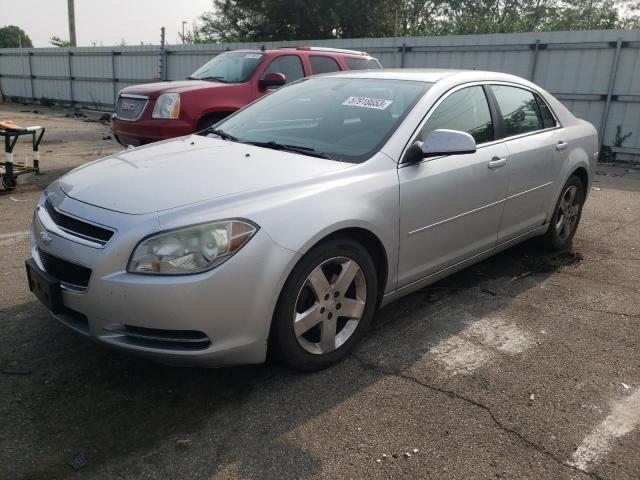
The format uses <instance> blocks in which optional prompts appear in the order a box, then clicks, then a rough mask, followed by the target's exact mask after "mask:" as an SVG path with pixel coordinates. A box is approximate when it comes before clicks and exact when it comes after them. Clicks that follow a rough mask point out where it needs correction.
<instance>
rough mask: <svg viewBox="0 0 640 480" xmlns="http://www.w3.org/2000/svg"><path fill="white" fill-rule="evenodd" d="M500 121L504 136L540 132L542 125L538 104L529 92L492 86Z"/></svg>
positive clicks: (502, 86)
mask: <svg viewBox="0 0 640 480" xmlns="http://www.w3.org/2000/svg"><path fill="white" fill-rule="evenodd" d="M491 89H492V90H493V93H494V94H495V96H496V100H497V102H498V107H499V108H500V113H501V114H502V119H503V120H504V129H505V136H507V137H512V136H514V135H521V134H523V133H529V132H535V131H536V130H542V129H543V128H544V124H543V122H542V116H541V115H540V110H539V109H538V102H537V101H536V99H535V97H534V96H533V93H532V92H530V91H529V90H525V89H523V88H517V87H507V86H504V85H492V86H491Z"/></svg>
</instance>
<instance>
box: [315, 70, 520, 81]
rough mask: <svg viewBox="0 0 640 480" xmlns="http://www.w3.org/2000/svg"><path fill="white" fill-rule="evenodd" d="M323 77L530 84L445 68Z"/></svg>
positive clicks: (496, 74)
mask: <svg viewBox="0 0 640 480" xmlns="http://www.w3.org/2000/svg"><path fill="white" fill-rule="evenodd" d="M322 76H323V77H344V78H371V79H380V80H411V81H416V82H425V83H436V82H439V81H442V80H446V82H447V83H451V84H456V83H466V82H479V81H502V82H515V83H519V84H522V85H532V84H531V83H530V82H529V81H527V80H525V79H523V78H520V77H517V76H515V75H510V74H507V73H500V72H489V71H483V70H455V69H446V68H402V69H400V68H389V69H381V70H348V71H342V72H333V73H327V74H323V75H322Z"/></svg>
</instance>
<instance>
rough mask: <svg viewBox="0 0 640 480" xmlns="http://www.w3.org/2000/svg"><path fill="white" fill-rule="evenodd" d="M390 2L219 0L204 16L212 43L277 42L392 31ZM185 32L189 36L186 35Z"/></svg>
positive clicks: (205, 34) (204, 29) (205, 33)
mask: <svg viewBox="0 0 640 480" xmlns="http://www.w3.org/2000/svg"><path fill="white" fill-rule="evenodd" d="M392 3H393V2H391V1H389V0H271V1H264V0H214V2H213V11H211V12H206V13H205V14H203V15H202V17H201V21H202V26H201V27H200V34H201V36H202V37H203V38H205V39H207V40H209V41H225V42H241V41H276V40H313V39H324V38H352V37H371V36H375V37H379V36H388V35H392V34H393V10H392V8H391V4H392ZM185 36H186V35H185Z"/></svg>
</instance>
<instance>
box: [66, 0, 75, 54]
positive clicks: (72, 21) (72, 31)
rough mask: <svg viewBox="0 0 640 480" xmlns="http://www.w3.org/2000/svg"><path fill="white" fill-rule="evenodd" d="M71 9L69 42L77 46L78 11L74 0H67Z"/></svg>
mask: <svg viewBox="0 0 640 480" xmlns="http://www.w3.org/2000/svg"><path fill="white" fill-rule="evenodd" d="M67 7H68V10H69V42H70V43H71V46H72V47H75V46H76V13H75V8H74V6H73V0H67Z"/></svg>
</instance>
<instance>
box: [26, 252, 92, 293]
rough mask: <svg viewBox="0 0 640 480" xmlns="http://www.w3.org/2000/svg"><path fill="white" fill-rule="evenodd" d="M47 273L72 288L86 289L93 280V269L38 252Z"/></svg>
mask: <svg viewBox="0 0 640 480" xmlns="http://www.w3.org/2000/svg"><path fill="white" fill-rule="evenodd" d="M38 254H39V256H40V260H41V261H42V266H43V267H44V270H45V272H47V273H48V274H50V275H51V276H53V277H55V278H57V279H58V280H60V281H61V282H64V283H66V284H69V285H70V286H72V287H77V288H80V289H86V288H87V287H88V286H89V278H91V269H90V268H87V267H83V266H81V265H77V264H75V263H71V262H68V261H67V260H63V259H61V258H59V257H56V256H54V255H51V254H50V253H47V252H44V251H42V250H38Z"/></svg>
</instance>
